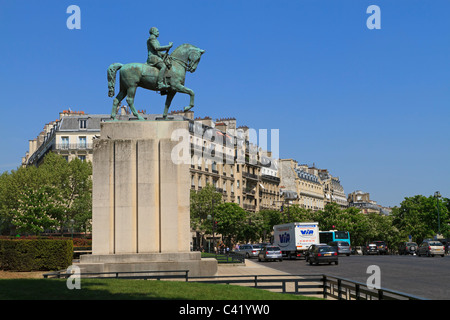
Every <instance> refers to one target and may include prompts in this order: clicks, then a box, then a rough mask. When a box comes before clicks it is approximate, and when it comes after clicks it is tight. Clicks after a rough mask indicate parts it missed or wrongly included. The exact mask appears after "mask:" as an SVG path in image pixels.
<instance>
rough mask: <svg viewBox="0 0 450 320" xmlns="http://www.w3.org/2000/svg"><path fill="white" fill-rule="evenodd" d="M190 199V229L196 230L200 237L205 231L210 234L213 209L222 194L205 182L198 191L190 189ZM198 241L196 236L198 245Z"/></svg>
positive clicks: (220, 199) (219, 202)
mask: <svg viewBox="0 0 450 320" xmlns="http://www.w3.org/2000/svg"><path fill="white" fill-rule="evenodd" d="M190 201H191V202H190V212H191V229H192V230H194V231H196V232H197V234H198V235H199V237H200V238H202V237H203V236H204V235H205V234H206V233H209V234H212V227H213V224H214V221H213V220H212V216H213V209H214V208H215V207H216V206H217V205H219V204H221V203H222V194H221V193H219V192H217V191H216V188H215V187H214V186H212V185H210V184H207V185H206V186H205V187H203V188H202V189H201V190H199V191H195V190H192V189H191V194H190ZM208 216H209V219H208ZM200 241H201V240H200V239H199V238H197V244H198V245H199V244H200Z"/></svg>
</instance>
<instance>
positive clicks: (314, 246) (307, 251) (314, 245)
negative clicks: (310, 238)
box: [305, 243, 327, 262]
mask: <svg viewBox="0 0 450 320" xmlns="http://www.w3.org/2000/svg"><path fill="white" fill-rule="evenodd" d="M323 246H327V244H326V243H318V244H312V245H310V246H309V248H308V250H306V251H305V261H306V262H308V261H309V255H310V253H311V252H312V251H313V250H314V248H316V247H323Z"/></svg>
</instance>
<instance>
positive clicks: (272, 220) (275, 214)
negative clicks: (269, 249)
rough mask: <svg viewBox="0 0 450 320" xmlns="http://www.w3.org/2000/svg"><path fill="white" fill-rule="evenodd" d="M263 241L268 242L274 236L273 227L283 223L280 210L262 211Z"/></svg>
mask: <svg viewBox="0 0 450 320" xmlns="http://www.w3.org/2000/svg"><path fill="white" fill-rule="evenodd" d="M259 214H260V215H261V219H262V230H261V232H262V235H263V240H268V237H269V236H270V235H271V234H272V231H273V226H275V225H277V224H281V223H283V219H282V216H281V212H280V211H278V210H261V211H260V212H259Z"/></svg>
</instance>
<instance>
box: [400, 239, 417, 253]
mask: <svg viewBox="0 0 450 320" xmlns="http://www.w3.org/2000/svg"><path fill="white" fill-rule="evenodd" d="M417 248H418V245H417V243H415V242H402V243H400V245H399V246H398V254H416V252H417Z"/></svg>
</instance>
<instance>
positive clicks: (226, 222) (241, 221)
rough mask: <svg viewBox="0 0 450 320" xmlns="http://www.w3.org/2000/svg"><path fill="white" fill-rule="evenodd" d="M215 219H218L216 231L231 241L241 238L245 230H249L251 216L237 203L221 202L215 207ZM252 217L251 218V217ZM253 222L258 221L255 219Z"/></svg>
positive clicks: (228, 241)
mask: <svg viewBox="0 0 450 320" xmlns="http://www.w3.org/2000/svg"><path fill="white" fill-rule="evenodd" d="M214 219H215V220H216V221H217V228H216V232H217V233H220V234H222V236H223V237H224V238H226V239H227V244H228V245H231V241H232V240H233V239H234V240H240V239H242V238H243V237H244V234H245V232H249V227H248V226H249V225H250V224H249V220H248V219H249V216H248V215H247V212H246V211H245V210H244V209H242V208H241V207H239V205H238V204H236V203H230V202H227V203H221V204H219V205H217V206H215V207H214ZM250 219H251V218H250ZM253 223H256V221H255V220H254V221H253Z"/></svg>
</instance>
